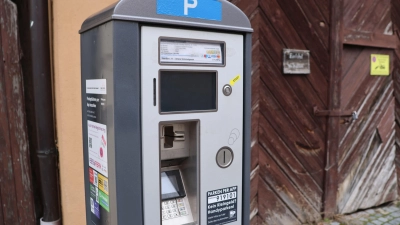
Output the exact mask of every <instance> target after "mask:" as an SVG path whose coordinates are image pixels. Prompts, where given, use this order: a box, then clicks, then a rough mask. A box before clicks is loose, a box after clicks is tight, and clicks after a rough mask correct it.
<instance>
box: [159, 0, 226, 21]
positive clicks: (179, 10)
mask: <svg viewBox="0 0 400 225" xmlns="http://www.w3.org/2000/svg"><path fill="white" fill-rule="evenodd" d="M157 14H164V15H170V16H182V17H190V18H197V19H205V20H217V21H221V19H222V4H221V2H220V1H219V0H157Z"/></svg>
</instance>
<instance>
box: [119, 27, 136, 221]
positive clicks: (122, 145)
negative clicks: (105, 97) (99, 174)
mask: <svg viewBox="0 0 400 225" xmlns="http://www.w3.org/2000/svg"><path fill="white" fill-rule="evenodd" d="M113 32H114V39H113V46H114V52H113V59H114V88H115V89H114V95H115V96H114V97H115V98H114V100H115V101H114V110H115V118H114V123H115V130H116V131H117V133H116V134H115V151H116V152H115V153H116V154H115V169H116V186H117V187H116V191H117V204H118V205H117V210H118V224H143V209H142V205H143V199H142V162H141V160H142V154H141V140H142V136H141V122H140V121H141V115H140V112H141V109H140V104H141V103H140V99H141V98H140V97H141V92H140V41H139V37H140V27H139V24H137V23H132V22H128V21H114V31H113Z"/></svg>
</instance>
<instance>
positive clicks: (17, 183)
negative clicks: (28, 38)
mask: <svg viewBox="0 0 400 225" xmlns="http://www.w3.org/2000/svg"><path fill="white" fill-rule="evenodd" d="M16 20H17V7H16V6H15V4H14V3H12V2H11V1H10V0H0V21H1V23H0V225H33V224H36V222H35V215H34V202H33V191H32V178H31V167H30V156H29V146H28V134H27V128H26V119H25V106H24V93H23V82H22V71H21V65H20V57H21V51H20V48H19V37H18V26H17V21H16Z"/></svg>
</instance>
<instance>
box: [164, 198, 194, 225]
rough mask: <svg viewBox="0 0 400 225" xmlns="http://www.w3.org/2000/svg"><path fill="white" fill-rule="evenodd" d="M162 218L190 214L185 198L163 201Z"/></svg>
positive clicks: (167, 218)
mask: <svg viewBox="0 0 400 225" xmlns="http://www.w3.org/2000/svg"><path fill="white" fill-rule="evenodd" d="M161 210H162V214H161V216H162V220H169V219H174V218H177V217H180V216H186V215H188V213H187V210H186V207H185V203H184V202H183V198H177V199H171V200H167V201H163V202H162V203H161Z"/></svg>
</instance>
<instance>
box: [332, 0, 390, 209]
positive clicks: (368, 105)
mask: <svg viewBox="0 0 400 225" xmlns="http://www.w3.org/2000/svg"><path fill="white" fill-rule="evenodd" d="M343 22H344V23H343V24H344V25H343V26H344V27H343V33H344V47H343V58H342V65H343V67H342V77H341V82H342V84H341V85H342V89H341V99H340V101H341V103H340V105H341V109H342V110H344V111H353V110H354V111H357V113H358V117H359V118H358V120H356V121H350V120H349V119H347V118H342V119H341V120H340V123H341V124H340V144H339V152H338V192H337V193H338V195H337V207H338V213H350V212H354V211H356V210H359V209H367V208H370V207H374V206H378V205H380V204H383V203H386V202H389V201H393V200H396V198H397V180H396V179H397V178H396V169H395V164H394V159H395V98H394V92H393V91H394V86H393V75H390V76H372V75H371V57H373V56H372V55H373V54H383V55H389V56H390V59H391V61H392V62H393V60H394V48H395V47H396V43H397V37H396V36H394V35H393V26H392V17H391V0H345V1H344V19H343ZM393 65H394V64H393V63H391V64H390V74H392V72H393Z"/></svg>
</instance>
